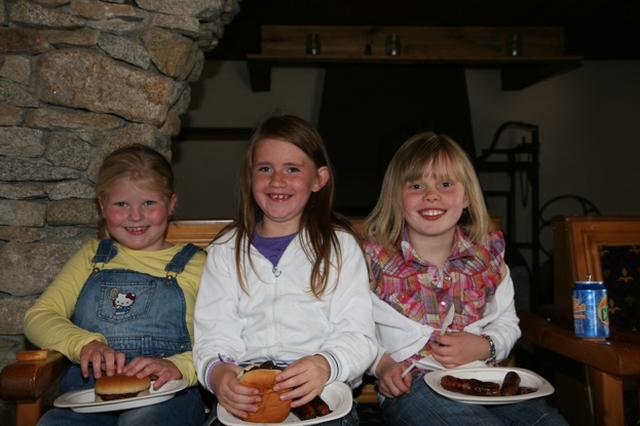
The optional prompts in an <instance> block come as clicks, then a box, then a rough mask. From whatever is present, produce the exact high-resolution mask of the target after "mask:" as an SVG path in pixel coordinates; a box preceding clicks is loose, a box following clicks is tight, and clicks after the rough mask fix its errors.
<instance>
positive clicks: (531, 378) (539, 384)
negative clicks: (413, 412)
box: [424, 367, 554, 405]
mask: <svg viewBox="0 0 640 426" xmlns="http://www.w3.org/2000/svg"><path fill="white" fill-rule="evenodd" d="M509 371H515V372H516V373H518V374H519V375H520V379H521V382H520V386H526V387H532V388H536V389H537V391H535V392H532V393H528V394H525V395H514V396H473V395H465V394H462V393H458V392H451V391H448V390H446V389H445V388H443V387H442V385H441V384H440V380H441V379H442V377H444V376H446V375H451V376H454V377H458V378H460V379H477V380H481V381H483V382H496V383H500V384H502V380H503V379H504V376H505V375H506V374H507V373H508V372H509ZM424 380H425V382H427V385H429V387H431V389H433V390H434V391H436V392H437V393H439V394H440V395H442V396H445V397H447V398H450V399H455V400H456V401H459V402H465V403H467V404H482V405H497V404H513V403H515V402H520V401H525V400H527V399H533V398H540V397H543V396H547V395H551V394H552V393H553V392H554V389H553V386H552V385H551V383H549V382H548V381H547V380H545V379H544V378H543V377H541V376H539V375H537V374H536V373H534V372H533V371H530V370H525V369H524V368H508V367H484V368H453V369H449V370H443V371H432V372H430V373H427V374H425V376H424Z"/></svg>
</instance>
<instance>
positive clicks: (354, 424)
mask: <svg viewBox="0 0 640 426" xmlns="http://www.w3.org/2000/svg"><path fill="white" fill-rule="evenodd" d="M357 405H358V404H357V402H355V401H353V405H352V406H351V411H349V413H348V414H347V415H346V416H344V417H342V418H339V419H336V420H331V421H329V422H324V423H317V426H358V425H359V424H360V420H359V419H358V411H357V409H356V407H357ZM217 408H218V407H217V406H216V405H214V406H213V409H212V410H211V414H210V415H209V418H208V419H207V420H206V422H205V423H204V425H203V426H220V425H222V424H223V423H222V422H220V420H218V415H217V414H216V413H217Z"/></svg>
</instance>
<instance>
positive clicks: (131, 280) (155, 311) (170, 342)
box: [56, 239, 204, 424]
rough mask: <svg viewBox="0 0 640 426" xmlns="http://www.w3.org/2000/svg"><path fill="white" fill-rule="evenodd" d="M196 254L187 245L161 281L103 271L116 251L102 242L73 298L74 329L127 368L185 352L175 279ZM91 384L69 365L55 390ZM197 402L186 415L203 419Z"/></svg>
mask: <svg viewBox="0 0 640 426" xmlns="http://www.w3.org/2000/svg"><path fill="white" fill-rule="evenodd" d="M199 250H200V248H199V247H197V246H195V245H193V244H187V245H186V246H185V247H184V248H182V250H180V252H178V253H177V254H176V255H175V256H174V257H173V259H172V260H171V261H170V262H169V264H168V265H167V266H166V267H165V271H166V276H161V277H155V276H152V275H148V274H144V273H140V272H136V271H132V270H128V269H103V267H104V265H105V264H107V263H108V262H109V261H110V260H111V259H113V258H114V257H115V256H116V255H117V254H118V250H117V247H116V245H115V244H114V241H113V240H110V239H109V240H102V241H101V242H100V245H99V246H98V251H97V252H96V254H95V256H94V257H93V264H94V270H93V272H92V273H91V275H90V276H89V278H88V279H87V281H86V283H85V284H84V286H83V287H82V290H81V291H80V295H79V296H78V300H77V303H76V311H75V314H74V316H73V318H72V320H73V322H74V324H76V325H78V326H79V327H81V328H83V329H86V330H89V331H92V332H96V333H100V334H102V335H104V336H105V337H106V339H107V343H108V344H109V346H111V347H112V348H113V349H115V350H116V351H119V352H122V353H124V354H125V356H126V362H127V363H128V362H130V361H131V360H132V359H133V358H135V357H136V356H142V357H148V358H166V357H169V356H171V355H175V354H177V353H181V352H185V351H190V350H191V349H192V348H191V338H190V336H189V331H188V329H187V324H186V319H185V318H186V302H185V299H184V294H183V292H182V289H181V288H180V286H179V285H178V281H177V279H178V276H179V274H180V273H181V272H182V271H183V270H184V268H185V266H186V264H187V263H188V262H189V260H190V259H191V258H192V257H193V255H194V254H195V253H197V252H198V251H199ZM93 382H94V379H93V374H90V375H89V378H88V379H85V378H83V377H82V374H81V372H80V366H79V365H73V366H71V368H70V369H69V370H68V371H67V372H66V373H65V375H64V376H63V377H62V379H61V381H60V391H61V392H63V393H66V392H69V391H74V390H80V389H92V388H93ZM192 391H195V393H196V394H197V393H198V390H197V388H191V389H189V388H187V390H185V391H183V392H184V393H187V392H192ZM183 392H179V393H178V395H179V394H181V393H183ZM197 397H198V400H199V402H200V404H199V405H200V406H199V407H193V405H194V404H196V405H198V404H197V401H190V402H189V404H190V407H191V408H189V410H192V409H195V410H198V409H199V410H201V412H202V414H201V415H200V416H199V417H200V418H204V417H203V416H204V406H203V405H202V401H201V398H200V397H199V394H198V395H197ZM176 399H179V398H177V397H174V398H172V399H171V400H169V401H167V403H168V402H170V401H174V400H176ZM174 402H177V401H174ZM164 404H166V403H163V404H159V405H155V406H150V407H158V408H159V407H160V405H164ZM175 408H176V407H174V409H173V410H172V411H176V410H175ZM56 411H58V410H56ZM67 411H69V410H67ZM131 411H134V410H131ZM161 411H164V410H161ZM105 414H106V413H105ZM185 417H188V416H185ZM146 418H147V419H148V416H147V417H146ZM185 424H186V423H185Z"/></svg>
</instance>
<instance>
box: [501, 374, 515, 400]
mask: <svg viewBox="0 0 640 426" xmlns="http://www.w3.org/2000/svg"><path fill="white" fill-rule="evenodd" d="M519 388H520V375H519V374H518V373H516V372H515V371H509V372H508V373H507V374H506V375H505V376H504V380H503V381H502V387H501V388H500V396H513V395H518V391H519V390H520V389H519Z"/></svg>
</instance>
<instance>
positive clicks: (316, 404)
mask: <svg viewBox="0 0 640 426" xmlns="http://www.w3.org/2000/svg"><path fill="white" fill-rule="evenodd" d="M309 404H311V406H312V407H313V411H314V412H315V413H316V416H318V417H322V416H326V415H327V414H329V413H331V408H329V404H327V403H326V402H324V400H323V399H322V398H320V395H318V396H316V397H315V398H313V399H312V400H311V402H310V403H309Z"/></svg>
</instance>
